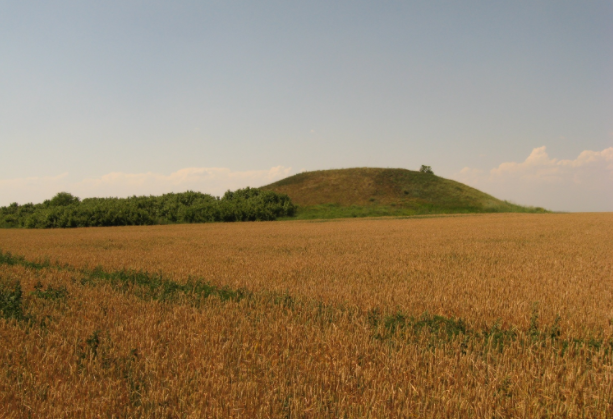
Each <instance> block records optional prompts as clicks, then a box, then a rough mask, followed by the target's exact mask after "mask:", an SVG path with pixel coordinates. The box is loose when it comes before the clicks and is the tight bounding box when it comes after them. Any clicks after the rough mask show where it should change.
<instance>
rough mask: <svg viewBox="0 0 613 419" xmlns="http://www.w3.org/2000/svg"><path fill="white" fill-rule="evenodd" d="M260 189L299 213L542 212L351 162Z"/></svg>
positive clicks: (428, 178) (428, 177)
mask: <svg viewBox="0 0 613 419" xmlns="http://www.w3.org/2000/svg"><path fill="white" fill-rule="evenodd" d="M260 189H263V190H270V191H274V192H277V193H283V194H287V195H288V196H289V197H290V198H291V200H292V202H293V203H295V204H297V205H299V210H298V218H335V217H351V216H353V217H357V216H382V215H417V214H450V213H471V212H543V211H544V210H543V209H542V208H526V207H521V206H519V205H514V204H511V203H508V202H505V201H501V200H499V199H496V198H494V197H493V196H491V195H488V194H486V193H484V192H481V191H479V190H477V189H474V188H471V187H470V186H467V185H464V184H462V183H460V182H456V181H453V180H449V179H444V178H441V177H438V176H436V175H432V174H424V173H420V172H417V171H411V170H406V169H379V168H354V169H335V170H320V171H313V172H304V173H299V174H297V175H294V176H290V177H288V178H285V179H282V180H280V181H278V182H275V183H272V184H270V185H267V186H264V187H262V188H260Z"/></svg>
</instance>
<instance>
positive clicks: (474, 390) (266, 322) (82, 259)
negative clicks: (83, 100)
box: [0, 214, 613, 418]
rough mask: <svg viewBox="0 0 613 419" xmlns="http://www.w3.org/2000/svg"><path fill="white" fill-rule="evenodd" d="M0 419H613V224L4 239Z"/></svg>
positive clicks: (517, 217) (289, 226) (277, 225)
mask: <svg viewBox="0 0 613 419" xmlns="http://www.w3.org/2000/svg"><path fill="white" fill-rule="evenodd" d="M0 250H1V251H2V253H1V254H0V291H1V292H2V296H3V297H2V300H0V302H2V304H3V305H2V306H0V308H2V311H0V315H2V318H0V345H1V346H0V348H1V352H0V363H1V367H0V417H7V418H13V417H15V418H20V417H164V418H166V417H173V418H174V417H186V418H200V417H211V418H226V417H236V418H239V417H241V418H256V417H262V418H268V417H270V418H278V417H289V418H309V417H313V418H320V417H330V418H338V417H346V418H388V417H398V418H405V417H426V418H428V417H431V418H446V417H449V418H455V417H457V418H466V417H475V418H486V417H487V418H498V417H499V418H506V417H528V418H532V417H602V418H606V417H612V416H613V370H612V368H613V333H612V332H613V327H612V323H611V322H612V320H613V214H497V215H473V216H454V217H435V218H408V219H360V220H337V221H327V222H304V221H292V222H262V223H236V224H202V225H172V226H148V227H113V228H88V229H72V230H1V231H0Z"/></svg>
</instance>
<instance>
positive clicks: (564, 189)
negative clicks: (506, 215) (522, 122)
mask: <svg viewBox="0 0 613 419" xmlns="http://www.w3.org/2000/svg"><path fill="white" fill-rule="evenodd" d="M454 178H455V179H456V180H459V181H460V182H463V183H466V184H468V185H471V186H474V187H476V188H479V189H482V190H484V191H486V192H489V193H493V194H495V195H496V196H499V197H501V198H505V199H510V200H513V201H515V202H518V203H525V202H530V203H531V204H533V205H539V206H544V207H547V208H550V209H553V210H568V211H593V210H601V211H607V210H608V211H613V147H609V148H606V149H604V150H602V151H592V150H585V151H582V152H581V153H580V154H579V155H578V156H577V158H575V159H573V160H569V159H567V160H564V159H557V158H553V157H550V156H549V154H548V153H547V150H546V148H545V147H544V146H543V147H538V148H535V149H533V150H532V152H531V153H530V155H529V156H528V157H527V158H526V160H525V161H523V162H505V163H502V164H500V165H499V166H498V167H495V168H492V169H491V170H489V171H484V170H480V169H475V168H470V167H465V168H464V169H462V170H461V171H460V173H458V174H457V175H456V176H455V177H454Z"/></svg>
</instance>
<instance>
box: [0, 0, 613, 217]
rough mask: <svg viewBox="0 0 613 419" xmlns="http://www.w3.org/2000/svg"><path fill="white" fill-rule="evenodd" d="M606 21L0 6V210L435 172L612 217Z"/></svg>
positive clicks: (405, 8)
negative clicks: (345, 175)
mask: <svg viewBox="0 0 613 419" xmlns="http://www.w3.org/2000/svg"><path fill="white" fill-rule="evenodd" d="M612 21H613V3H612V2H610V1H600V2H599V1H593V2H592V1H590V2H576V1H574V2H569V1H539V2H502V1H463V2H456V1H427V2H426V1H420V2H400V1H380V2H365V1H337V2H329V1H308V2H281V1H278V2H271V1H262V2H234V1H211V2H204V1H175V2H168V1H167V2H163V1H147V2H145V1H121V2H120V1H105V2H91V1H79V2H77V1H54V2H29V1H23V2H2V3H0V57H2V58H1V59H0V92H1V94H0V146H1V150H2V152H1V153H0V205H6V204H8V203H10V202H13V201H17V202H26V201H34V202H40V201H42V200H43V199H45V198H49V197H50V196H52V195H54V194H55V193H56V192H58V191H59V190H69V191H71V192H73V193H75V194H77V195H78V196H81V197H86V196H126V195H131V194H149V193H156V194H157V193H163V192H170V191H181V190H185V189H188V188H189V189H198V190H203V191H204V192H210V193H214V194H220V193H223V191H224V190H225V189H228V188H237V187H242V186H247V185H250V186H260V185H262V184H265V183H268V182H269V181H273V180H276V179H278V178H281V177H283V176H286V175H289V174H293V173H297V172H300V171H303V170H318V169H329V168H342V167H356V166H371V167H403V168H408V169H413V170H415V169H417V168H418V167H419V166H420V165H421V164H428V165H431V166H432V167H433V169H434V171H435V173H437V174H438V175H440V176H444V177H448V178H453V179H457V180H460V181H463V182H466V183H468V184H470V185H472V186H475V187H478V188H480V189H482V190H485V191H486V192H489V193H492V194H493V195H494V196H496V197H499V198H502V199H510V200H513V201H515V202H518V203H521V204H528V205H539V206H545V207H547V208H551V209H554V210H571V211H613V193H612V192H613V148H612V147H613V25H611V22H612ZM542 147H545V149H543V148H542ZM584 152H587V153H588V154H585V153H584ZM590 152H592V153H593V154H590ZM582 153H584V154H582ZM529 156H530V157H532V158H529ZM580 156H583V157H580Z"/></svg>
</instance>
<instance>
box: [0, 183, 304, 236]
mask: <svg viewBox="0 0 613 419" xmlns="http://www.w3.org/2000/svg"><path fill="white" fill-rule="evenodd" d="M295 212H296V206H295V205H294V204H292V202H291V200H290V199H289V197H288V196H287V195H282V194H277V193H275V192H271V191H262V190H260V189H255V188H245V189H239V190H237V191H234V192H231V191H228V192H226V193H225V195H224V196H223V197H222V198H218V197H214V196H211V195H208V194H203V193H201V192H193V191H187V192H183V193H168V194H165V195H162V196H132V197H129V198H87V199H83V200H80V199H79V198H77V197H75V196H72V195H71V194H69V193H67V192H60V193H58V194H57V195H56V196H55V197H53V198H52V199H51V200H46V201H44V202H43V203H42V204H36V205H34V204H25V205H18V204H17V203H13V204H11V205H9V206H6V207H0V227H22V228H68V227H101V226H125V225H152V224H172V223H206V222H215V221H270V220H276V219H277V218H278V217H291V216H293V215H295Z"/></svg>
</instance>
